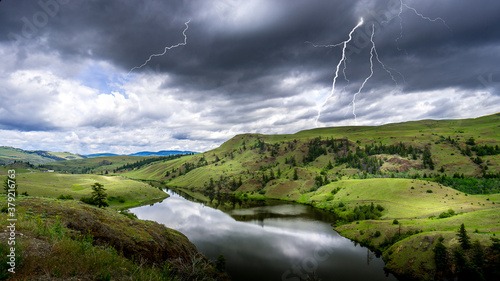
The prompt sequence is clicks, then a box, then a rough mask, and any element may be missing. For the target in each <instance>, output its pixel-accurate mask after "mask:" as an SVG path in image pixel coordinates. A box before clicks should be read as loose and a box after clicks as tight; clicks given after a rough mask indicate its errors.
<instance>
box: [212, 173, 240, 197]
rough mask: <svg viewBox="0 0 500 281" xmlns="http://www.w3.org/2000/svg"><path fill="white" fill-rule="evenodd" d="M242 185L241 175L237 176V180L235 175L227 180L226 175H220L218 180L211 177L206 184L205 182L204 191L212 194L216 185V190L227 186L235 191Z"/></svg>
mask: <svg viewBox="0 0 500 281" xmlns="http://www.w3.org/2000/svg"><path fill="white" fill-rule="evenodd" d="M242 185H243V181H242V179H241V176H240V177H239V179H238V181H236V179H235V177H233V178H232V179H231V180H229V178H228V177H223V176H220V178H219V180H214V179H213V178H210V180H209V182H208V185H207V184H205V191H206V193H207V194H212V193H214V192H215V191H216V187H217V191H220V190H221V189H223V188H226V187H227V188H229V189H230V190H231V191H235V190H236V189H238V188H240V187H241V186H242Z"/></svg>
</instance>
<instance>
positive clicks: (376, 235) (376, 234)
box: [373, 230, 382, 238]
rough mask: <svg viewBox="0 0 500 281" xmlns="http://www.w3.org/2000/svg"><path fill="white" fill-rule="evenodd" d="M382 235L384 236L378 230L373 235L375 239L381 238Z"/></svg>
mask: <svg viewBox="0 0 500 281" xmlns="http://www.w3.org/2000/svg"><path fill="white" fill-rule="evenodd" d="M380 235H382V234H381V233H380V231H378V230H377V231H375V234H374V235H373V237H375V238H377V237H380Z"/></svg>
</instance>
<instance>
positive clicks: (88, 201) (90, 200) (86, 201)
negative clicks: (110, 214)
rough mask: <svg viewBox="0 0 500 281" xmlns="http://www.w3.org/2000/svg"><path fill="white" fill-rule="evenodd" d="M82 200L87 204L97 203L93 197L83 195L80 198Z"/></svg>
mask: <svg viewBox="0 0 500 281" xmlns="http://www.w3.org/2000/svg"><path fill="white" fill-rule="evenodd" d="M80 201H82V202H83V203H86V204H89V205H97V204H96V203H95V202H94V199H92V198H91V197H85V196H84V197H82V198H80Z"/></svg>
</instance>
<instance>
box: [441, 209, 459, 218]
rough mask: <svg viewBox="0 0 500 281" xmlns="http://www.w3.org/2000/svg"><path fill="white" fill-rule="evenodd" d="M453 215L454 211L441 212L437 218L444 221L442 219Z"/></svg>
mask: <svg viewBox="0 0 500 281" xmlns="http://www.w3.org/2000/svg"><path fill="white" fill-rule="evenodd" d="M454 215H455V211H454V210H453V209H449V210H448V211H447V212H442V213H441V214H439V218H440V219H444V218H449V217H452V216H454Z"/></svg>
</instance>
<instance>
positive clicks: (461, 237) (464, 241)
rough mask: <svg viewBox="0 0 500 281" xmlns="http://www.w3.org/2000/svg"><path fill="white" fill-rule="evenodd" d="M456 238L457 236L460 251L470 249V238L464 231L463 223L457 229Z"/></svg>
mask: <svg viewBox="0 0 500 281" xmlns="http://www.w3.org/2000/svg"><path fill="white" fill-rule="evenodd" d="M457 236H458V241H459V242H460V246H462V249H464V250H467V249H470V247H471V243H470V238H469V235H468V234H467V230H465V225H464V224H463V223H462V225H460V228H459V229H458V232H457Z"/></svg>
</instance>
